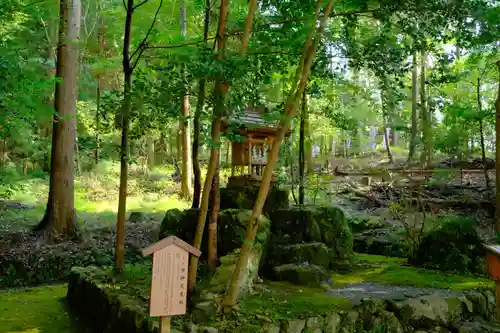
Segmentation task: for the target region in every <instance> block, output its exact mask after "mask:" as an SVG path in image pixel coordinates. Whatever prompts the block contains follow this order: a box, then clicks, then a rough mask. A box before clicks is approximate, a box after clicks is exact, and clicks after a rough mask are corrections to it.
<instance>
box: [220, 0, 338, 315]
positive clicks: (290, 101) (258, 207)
mask: <svg viewBox="0 0 500 333" xmlns="http://www.w3.org/2000/svg"><path fill="white" fill-rule="evenodd" d="M333 1H334V0H330V1H328V3H327V5H326V8H325V9H324V11H323V13H322V17H321V19H320V24H319V27H318V28H316V22H317V21H318V16H319V12H320V8H321V2H322V1H321V0H319V1H318V2H317V4H316V10H315V20H314V26H312V27H311V32H310V34H309V36H308V38H307V40H306V43H305V46H304V51H303V54H302V57H301V60H300V63H299V66H298V67H297V70H296V73H295V78H294V80H293V81H292V82H293V85H292V88H291V90H290V93H289V95H288V97H287V100H286V103H285V114H284V117H283V118H282V119H281V121H280V125H279V127H278V130H277V133H276V138H275V141H274V143H273V145H272V148H271V151H270V153H269V155H268V160H267V165H266V167H265V169H264V175H263V176H262V182H261V185H260V189H259V193H258V195H257V199H256V200H255V204H254V207H253V210H252V216H251V218H250V221H249V223H248V226H247V230H246V233H245V240H244V242H243V246H242V248H241V251H240V256H239V257H238V261H237V262H236V266H235V268H234V271H233V275H232V277H231V283H230V285H229V290H228V292H227V294H226V297H225V298H224V301H223V306H224V307H225V308H226V309H233V308H234V307H235V306H236V300H237V297H238V293H239V289H240V285H241V278H242V273H243V272H245V271H246V269H247V266H248V258H249V255H250V251H251V248H252V247H253V243H254V241H255V236H256V234H257V231H258V230H259V219H260V216H261V214H262V209H263V207H264V203H265V201H266V198H267V195H268V193H269V188H270V185H271V180H272V177H273V171H274V168H275V166H276V162H277V159H278V154H279V150H280V146H281V143H282V142H283V139H284V137H285V134H286V132H287V131H288V129H289V128H290V119H291V118H292V117H293V116H295V114H296V112H297V107H298V103H299V101H300V98H301V97H302V93H303V91H304V89H305V87H306V84H307V81H308V78H309V73H310V70H311V65H312V62H313V60H314V58H315V56H316V48H317V46H318V43H319V40H320V38H321V37H322V35H323V32H324V29H325V25H326V22H327V19H328V18H329V16H330V13H331V10H332V5H333Z"/></svg>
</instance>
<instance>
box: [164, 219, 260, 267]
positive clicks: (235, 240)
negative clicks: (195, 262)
mask: <svg viewBox="0 0 500 333" xmlns="http://www.w3.org/2000/svg"><path fill="white" fill-rule="evenodd" d="M199 213H200V211H199V209H186V210H184V211H181V210H178V209H171V210H169V211H167V212H166V213H165V217H164V218H163V221H162V223H161V226H160V237H159V238H160V239H163V238H165V237H167V236H170V235H175V236H177V237H179V238H181V239H182V240H184V241H186V242H188V243H190V244H192V242H193V240H194V233H195V231H196V225H197V223H198V217H199ZM251 215H252V211H251V210H238V209H226V210H221V211H220V213H219V219H218V222H217V251H218V253H219V255H220V256H225V255H227V254H229V253H231V252H233V251H234V250H236V249H238V248H240V247H241V245H243V240H244V238H245V231H246V226H247V224H248V221H249V220H250V218H251ZM268 231H269V220H268V219H267V218H266V217H265V216H261V218H260V229H259V232H258V234H257V237H256V244H257V245H258V246H264V244H265V242H266V241H267V237H268ZM207 239H208V223H206V224H205V231H204V232H203V239H202V243H201V251H202V257H204V258H206V255H207Z"/></svg>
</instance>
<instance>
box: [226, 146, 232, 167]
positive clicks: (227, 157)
mask: <svg viewBox="0 0 500 333" xmlns="http://www.w3.org/2000/svg"><path fill="white" fill-rule="evenodd" d="M230 152H231V141H229V140H228V141H227V149H226V159H225V162H226V167H227V166H228V165H229V154H230Z"/></svg>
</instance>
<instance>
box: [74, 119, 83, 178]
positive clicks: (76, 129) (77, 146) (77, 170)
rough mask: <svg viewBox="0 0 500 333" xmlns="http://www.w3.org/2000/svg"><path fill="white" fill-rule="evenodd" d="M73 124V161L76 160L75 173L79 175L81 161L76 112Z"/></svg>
mask: <svg viewBox="0 0 500 333" xmlns="http://www.w3.org/2000/svg"><path fill="white" fill-rule="evenodd" d="M73 123H74V125H75V161H76V173H77V176H78V177H80V176H81V175H82V163H81V159H80V147H79V145H78V127H77V124H76V114H75V120H74V122H73Z"/></svg>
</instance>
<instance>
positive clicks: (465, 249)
mask: <svg viewBox="0 0 500 333" xmlns="http://www.w3.org/2000/svg"><path fill="white" fill-rule="evenodd" d="M483 257H484V251H483V249H482V240H481V238H480V237H479V235H478V233H477V230H476V221H475V219H473V218H468V217H461V216H448V217H444V218H443V220H442V223H441V226H440V227H439V228H437V229H436V230H433V231H431V232H430V233H428V234H427V235H425V236H424V237H423V238H422V241H421V242H420V244H419V246H418V247H417V248H416V250H415V252H414V253H413V255H412V256H411V257H410V260H409V261H410V263H411V264H414V265H416V266H420V267H426V268H433V269H440V270H444V271H453V272H470V273H483V272H484V259H483Z"/></svg>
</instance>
